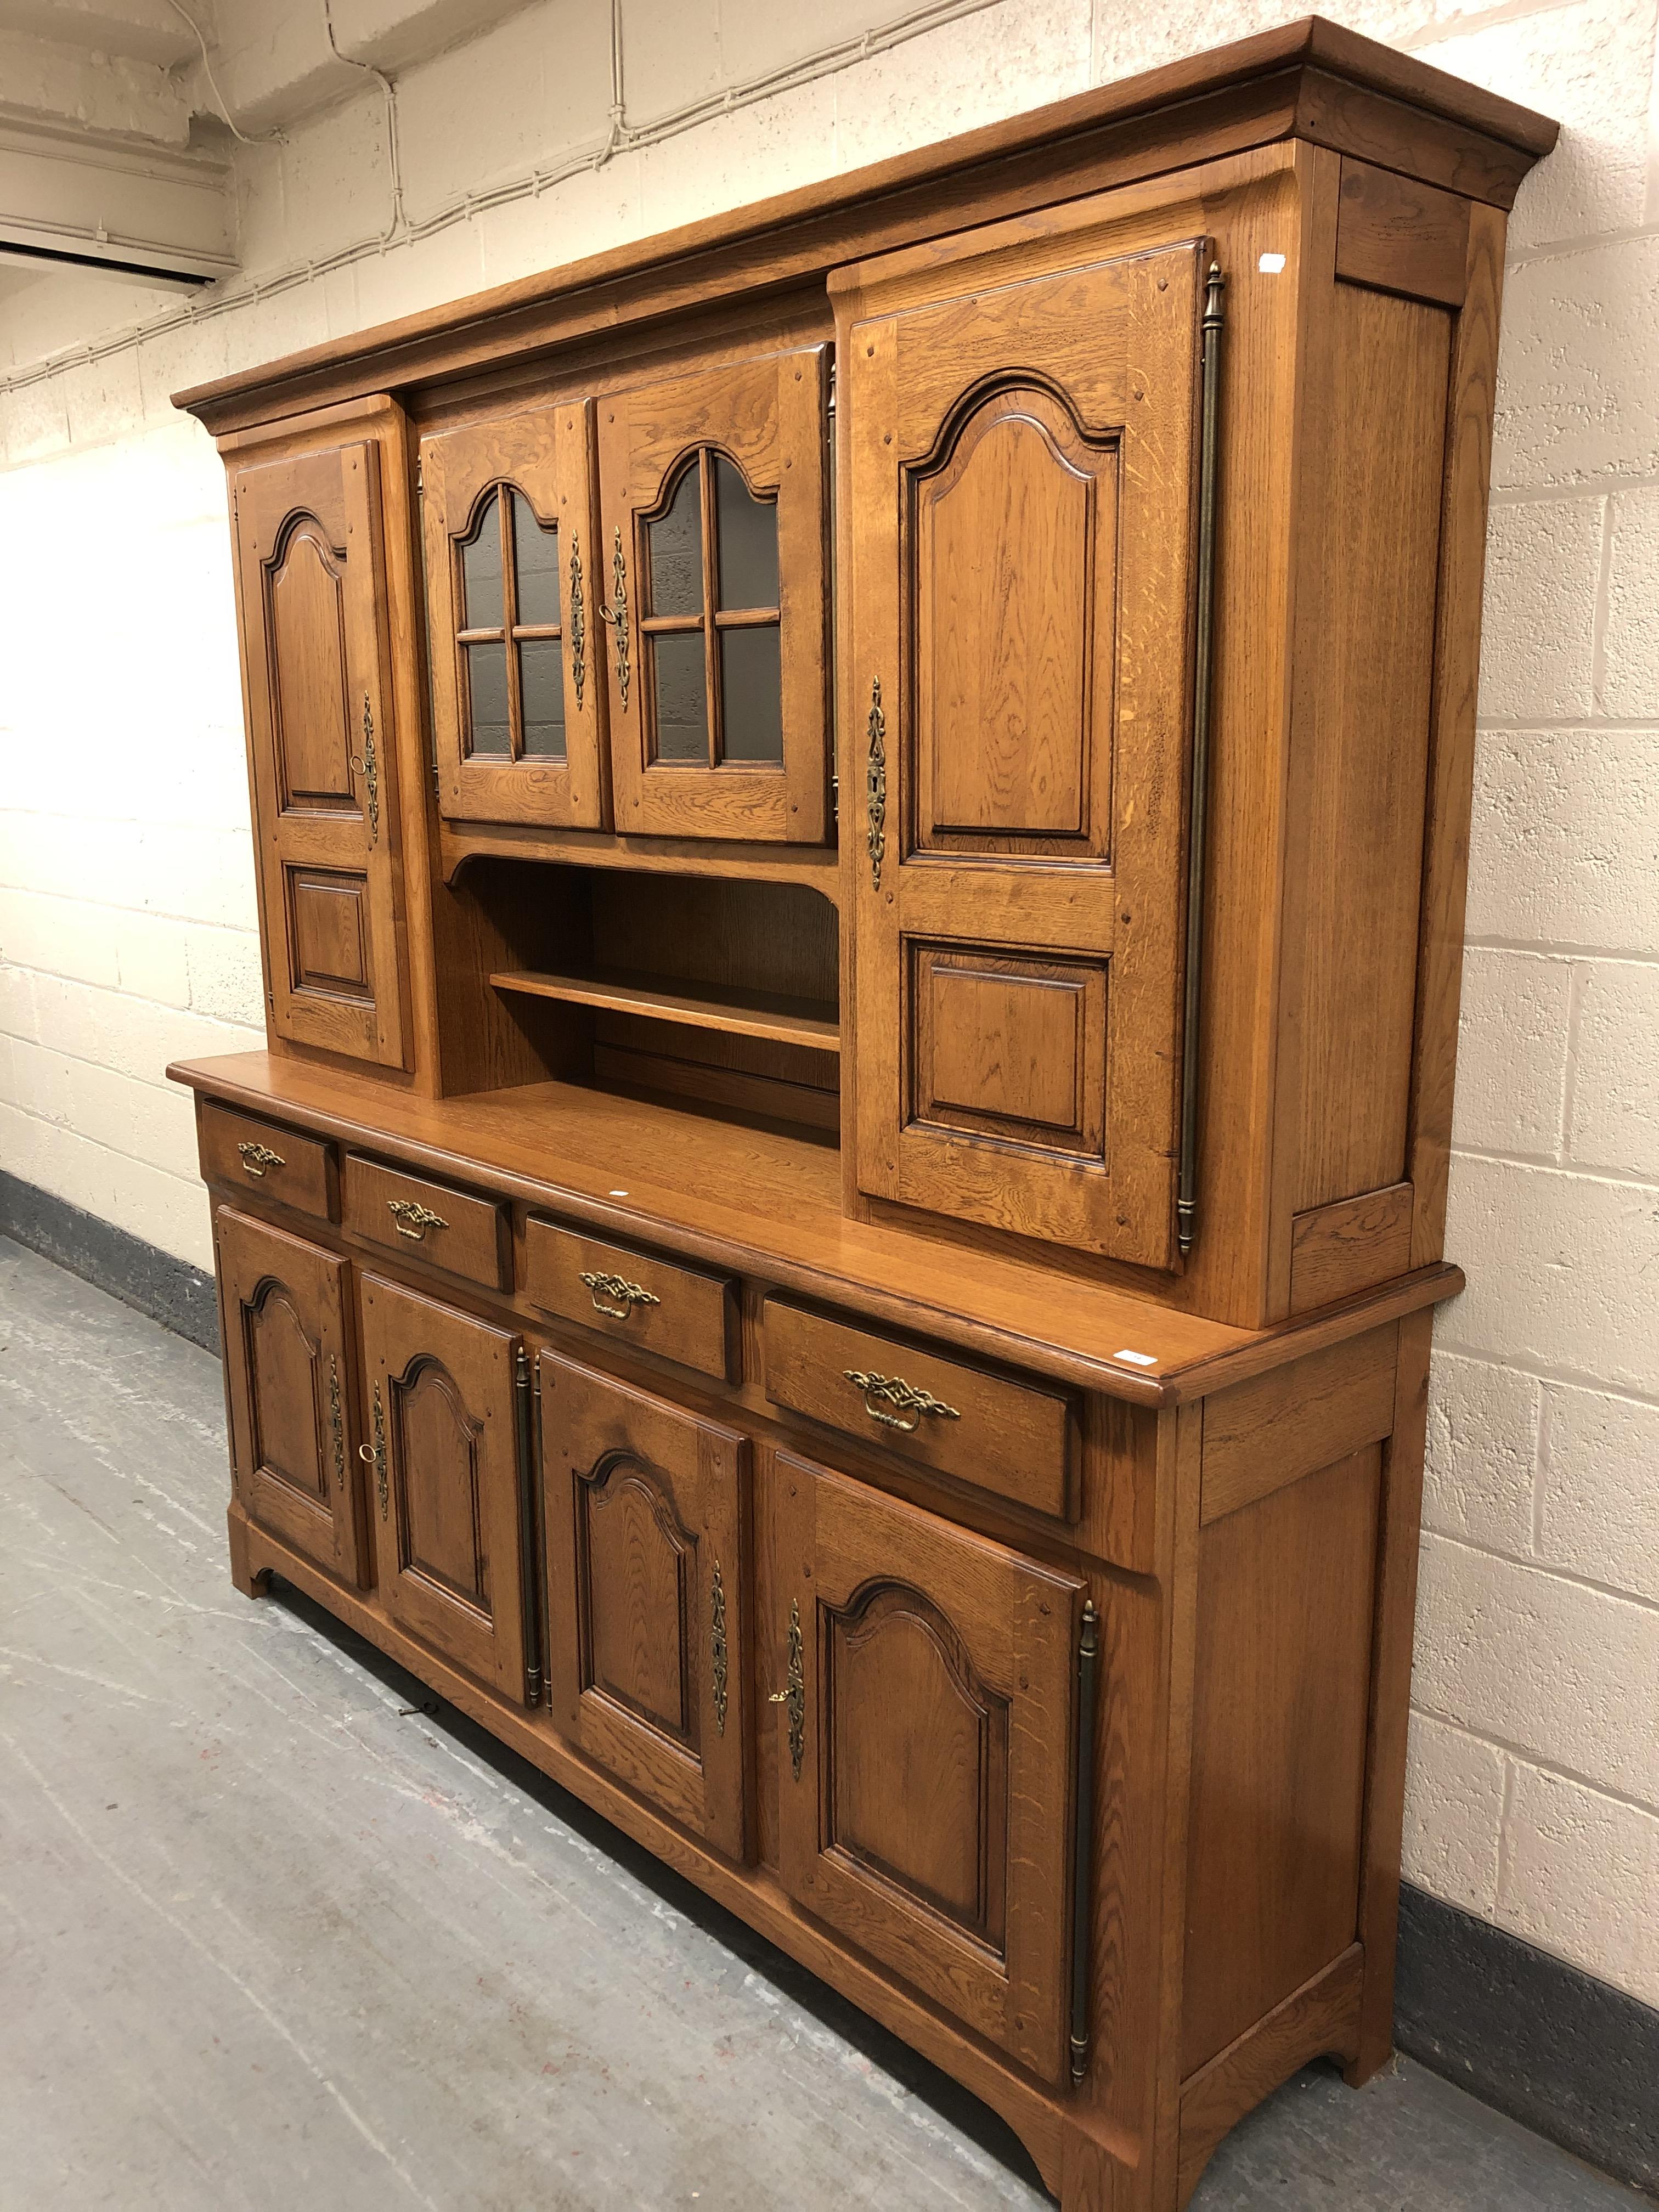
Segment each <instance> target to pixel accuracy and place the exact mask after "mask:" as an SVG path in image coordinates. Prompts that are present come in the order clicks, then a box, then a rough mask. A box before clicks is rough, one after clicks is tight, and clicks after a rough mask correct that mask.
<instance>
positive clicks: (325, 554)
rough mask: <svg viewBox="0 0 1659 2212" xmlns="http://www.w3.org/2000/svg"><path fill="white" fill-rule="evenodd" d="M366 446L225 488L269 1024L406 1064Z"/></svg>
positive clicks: (378, 534)
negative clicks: (232, 536)
mask: <svg viewBox="0 0 1659 2212" xmlns="http://www.w3.org/2000/svg"><path fill="white" fill-rule="evenodd" d="M380 466H381V447H380V441H379V440H378V439H374V438H364V439H362V440H359V441H356V442H354V443H351V444H348V445H338V446H327V447H322V448H320V449H319V450H318V451H316V452H314V453H295V454H290V455H289V456H287V457H286V458H284V459H281V460H276V461H261V462H254V463H249V464H247V465H242V466H239V467H234V468H233V469H232V470H231V472H230V494H231V513H232V517H233V520H234V530H235V538H236V579H237V592H238V596H239V599H240V608H241V634H242V653H243V677H244V683H245V696H246V705H247V716H248V734H249V740H250V745H249V750H250V757H251V759H252V769H253V785H254V794H255V800H256V814H257V822H256V834H257V836H258V843H259V889H260V898H261V902H262V905H263V908H264V951H265V962H266V972H267V982H268V989H269V994H270V1018H271V1024H272V1027H273V1028H274V1030H275V1031H276V1035H277V1036H281V1037H286V1038H288V1039H289V1040H290V1041H292V1042H295V1043H296V1044H307V1045H319V1046H322V1047H323V1048H325V1049H326V1050H328V1051H330V1052H337V1053H342V1054H346V1055H347V1056H349V1058H351V1059H354V1060H374V1061H377V1062H378V1063H380V1065H381V1066H386V1067H405V1066H408V1065H409V1064H410V1061H409V1054H408V1045H409V1020H408V1008H407V1005H406V999H407V991H408V984H407V977H406V975H405V973H404V966H405V963H404V944H403V909H402V889H401V881H400V876H399V870H398V799H397V792H398V783H397V760H396V751H397V748H396V744H395V738H394V732H393V731H392V723H391V700H392V686H391V683H390V680H389V664H388V658H387V656H388V650H389V640H388V635H387V626H386V542H385V538H384V535H383V525H382V517H381V503H380Z"/></svg>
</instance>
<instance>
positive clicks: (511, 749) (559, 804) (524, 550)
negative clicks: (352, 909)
mask: <svg viewBox="0 0 1659 2212" xmlns="http://www.w3.org/2000/svg"><path fill="white" fill-rule="evenodd" d="M592 415H593V410H592V403H591V402H583V401H577V402H575V403H574V404H571V405H568V406H561V407H548V408H543V409H540V410H537V411H536V412H535V413H533V414H528V415H518V416H513V417H512V418H511V419H510V420H508V421H506V422H487V423H481V424H475V425H473V426H471V427H470V428H466V429H462V430H451V431H448V432H445V433H442V434H441V435H437V436H435V437H430V438H428V440H427V441H426V442H425V444H424V446H423V447H422V455H421V461H422V486H423V494H424V496H423V499H422V514H423V518H424V525H425V531H426V571H427V599H428V611H429V624H428V627H429V632H430V651H431V656H432V708H433V718H434V730H433V739H434V744H435V757H436V760H437V763H438V790H439V798H440V804H441V808H442V811H443V812H444V813H445V814H446V815H448V816H451V817H453V818H455V819H457V820H460V821H473V822H480V821H482V822H540V823H550V824H553V825H555V826H557V827H560V828H569V829H602V828H604V827H605V821H606V790H607V785H608V780H609V778H608V763H607V762H606V758H605V681H604V674H603V669H602V665H601V663H600V660H599V654H598V648H597V642H596V635H597V631H596V625H595V623H594V620H593V613H594V605H595V596H596V593H597V592H598V591H599V589H601V588H602V585H601V584H600V583H599V581H598V579H599V577H600V575H601V574H602V568H601V564H600V562H599V561H598V560H597V559H596V558H595V552H594V549H595V546H596V544H597V539H598V527H597V524H596V521H595V518H594V513H593V472H592V450H593V425H592Z"/></svg>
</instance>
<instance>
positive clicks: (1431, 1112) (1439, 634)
mask: <svg viewBox="0 0 1659 2212" xmlns="http://www.w3.org/2000/svg"><path fill="white" fill-rule="evenodd" d="M1503 282H1504V218H1503V216H1501V215H1499V214H1498V213H1497V212H1496V210H1493V209H1492V208H1483V207H1477V208H1475V209H1474V210H1472V211H1471V214H1470V217H1469V245H1468V288H1467V290H1466V292H1465V295H1464V301H1463V312H1462V314H1461V315H1460V316H1459V317H1458V319H1457V337H1456V342H1455V346H1454V349H1453V353H1452V367H1451V399H1450V419H1449V422H1448V424H1447V436H1446V472H1445V483H1444V490H1443V509H1442V525H1441V541H1440V592H1439V603H1438V611H1437V619H1436V628H1435V646H1434V700H1433V712H1432V715H1431V743H1430V754H1429V804H1428V823H1427V834H1426V836H1425V843H1424V873H1423V921H1422V936H1421V944H1420V948H1419V963H1418V978H1417V1028H1416V1035H1415V1038H1414V1040H1413V1066H1412V1132H1411V1165H1410V1174H1411V1182H1412V1189H1413V1200H1414V1206H1413V1220H1412V1242H1411V1265H1412V1266H1413V1267H1426V1266H1427V1265H1428V1264H1429V1263H1430V1262H1431V1261H1434V1260H1437V1259H1439V1257H1440V1256H1441V1250H1442V1246H1443V1241H1444V1237H1445V1226H1446V1176H1447V1170H1448V1167H1449V1161H1450V1158H1451V1122H1452V1090H1453V1083H1454V1078H1455V1072H1456V1065H1457V1006H1458V994H1459V991H1460V988H1461V985H1462V969H1463V903H1464V893H1465V889H1466V885H1467V883H1468V865H1469V805H1470V796H1471V793H1472V790H1473V787H1474V714H1475V686H1476V684H1477V682H1478V680H1479V678H1480V600H1481V586H1482V580H1483V578H1484V576H1485V574H1486V494H1487V487H1488V482H1489V478H1490V474H1491V466H1492V407H1493V404H1494V400H1495V397H1496V386H1497V378H1498V302H1499V299H1500V296H1501V294H1502V289H1503Z"/></svg>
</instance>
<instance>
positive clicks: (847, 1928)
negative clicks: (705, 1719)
mask: <svg viewBox="0 0 1659 2212" xmlns="http://www.w3.org/2000/svg"><path fill="white" fill-rule="evenodd" d="M772 1497H773V1498H774V1501H775V1511H776V1516H777V1545H776V1568H775V1584H774V1588H775V1601H774V1613H775V1618H774V1619H773V1620H772V1621H771V1623H770V1624H769V1638H768V1651H769V1657H768V1661H767V1662H765V1663H764V1664H763V1668H762V1670H761V1681H762V1688H763V1692H765V1694H767V1695H769V1696H770V1697H772V1698H774V1699H775V1700H776V1703H775V1711H776V1713H777V1716H778V1720H777V1726H778V1731H779V1741H778V1749H777V1755H776V1759H775V1772H776V1774H777V1777H778V1784H777V1786H778V1790H779V1794H780V1797H781V1806H780V1818H779V1837H780V1848H781V1867H780V1872H781V1876H782V1879H783V1882H784V1885H785V1887H787V1889H788V1891H789V1893H790V1894H791V1895H792V1896H793V1897H795V1898H797V1899H799V1901H800V1902H801V1904H802V1905H805V1906H806V1907H807V1909H808V1910H809V1911H811V1912H814V1913H816V1914H817V1916H818V1917H819V1918H820V1919H822V1920H824V1921H827V1922H828V1923H829V1924H830V1925H831V1926H832V1927H834V1928H837V1929H840V1930H841V1932H842V1935H844V1936H848V1937H849V1938H850V1939H851V1940H852V1941H853V1942H855V1943H857V1944H858V1945H859V1946H860V1948H862V1949H864V1950H865V1951H866V1952H868V1953H869V1954H871V1956H872V1957H873V1958H874V1959H876V1960H878V1961H879V1962H880V1964H882V1965H883V1966H885V1967H887V1968H888V1969H890V1971H891V1972H894V1973H896V1974H897V1975H898V1976H900V1977H901V1978H902V1979H903V1980H905V1981H908V1982H909V1983H910V1984H912V1985H913V1986H914V1987H915V1988H916V1989H918V1990H921V1991H922V1992H923V1994H924V1995H926V1996H928V1997H931V1998H932V1999H933V2002H935V2003H937V2004H940V2005H943V2006H945V2008H946V2009H947V2010H949V2011H950V2012H952V2013H954V2014H955V2015H957V2018H959V2019H960V2020H962V2021H963V2022H964V2023H965V2024H966V2026H968V2027H969V2028H971V2029H972V2030H973V2031H974V2032H975V2033H976V2034H979V2035H981V2036H983V2037H984V2038H985V2039H987V2041H988V2042H991V2043H994V2044H996V2045H999V2046H1000V2048H1001V2049H1002V2050H1004V2051H1007V2052H1009V2053H1010V2055H1011V2056H1012V2057H1015V2058H1017V2059H1018V2061H1019V2062H1020V2063H1022V2064H1023V2065H1025V2066H1028V2067H1030V2069H1031V2070H1032V2071H1033V2072H1034V2073H1036V2074H1038V2075H1042V2078H1043V2079H1044V2080H1046V2081H1059V2080H1060V2078H1061V2074H1062V2069H1063V2064H1064V2049H1063V2042H1064V1992H1065V1989H1066V1960H1067V1941H1068V1915H1067V1899H1068V1894H1069V1892H1068V1884H1067V1872H1068V1869H1069V1865H1070V1857H1071V1851H1070V1844H1071V1826H1070V1820H1071V1811H1070V1805H1071V1790H1072V1753H1073V1730H1074V1728H1075V1719H1074V1714H1075V1709H1076V1668H1075V1660H1074V1656H1073V1653H1074V1632H1075V1619H1074V1617H1075V1613H1076V1608H1077V1605H1078V1601H1079V1598H1080V1596H1081V1594H1082V1585H1081V1584H1080V1583H1079V1582H1078V1581H1077V1579H1076V1578H1075V1577H1073V1576H1069V1575H1065V1574H1060V1573H1057V1572H1055V1571H1054V1570H1052V1569H1050V1568H1047V1567H1042V1566H1039V1565H1037V1563H1036V1561H1035V1560H1033V1559H1026V1558H1024V1556H1023V1555H1022V1554H1020V1553H1018V1552H1011V1551H1009V1550H1008V1549H1007V1548H1006V1547H1005V1546H1003V1545H1001V1544H996V1543H993V1542H991V1541H989V1540H988V1539H987V1538H984V1537H981V1536H974V1535H970V1534H969V1533H968V1532H967V1531H966V1530H965V1529H962V1528H956V1527H954V1526H953V1525H952V1524H951V1522H946V1521H942V1520H940V1519H939V1518H938V1517H937V1516H934V1515H933V1514H931V1513H925V1512H922V1511H921V1510H918V1509H917V1508H916V1507H915V1506H911V1505H905V1504H900V1503H899V1502H898V1501H897V1500H896V1499H894V1498H886V1497H884V1496H883V1495H882V1494H881V1493H880V1492H878V1491H875V1490H872V1489H871V1488H870V1487H869V1486H867V1485H866V1484H864V1483H860V1482H854V1481H852V1480H848V1478H847V1477H845V1476H842V1475H838V1474H827V1473H825V1471H824V1470H823V1468H817V1467H813V1466H811V1464H809V1463H808V1462H806V1461H805V1460H799V1459H797V1458H795V1457H794V1456H793V1454H791V1453H787V1452H779V1453H778V1454H777V1455H776V1462H775V1472H774V1478H773V1482H772ZM769 1685H770V1686H769Z"/></svg>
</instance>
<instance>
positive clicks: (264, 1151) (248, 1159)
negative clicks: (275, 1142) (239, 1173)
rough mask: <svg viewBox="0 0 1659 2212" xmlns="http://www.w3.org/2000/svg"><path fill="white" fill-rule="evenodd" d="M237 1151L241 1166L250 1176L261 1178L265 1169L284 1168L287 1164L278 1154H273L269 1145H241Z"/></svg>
mask: <svg viewBox="0 0 1659 2212" xmlns="http://www.w3.org/2000/svg"><path fill="white" fill-rule="evenodd" d="M236 1149H237V1151H238V1152H240V1154H241V1156H242V1165H243V1167H244V1169H245V1170H246V1172H247V1173H248V1174H249V1175H251V1176H264V1171H265V1170H266V1169H267V1168H285V1167H286V1166H287V1165H288V1162H287V1161H286V1160H285V1159H284V1158H283V1156H282V1154H281V1153H280V1152H272V1151H271V1149H270V1146H269V1145H254V1144H242V1145H238V1146H237V1147H236Z"/></svg>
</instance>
